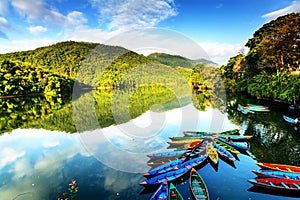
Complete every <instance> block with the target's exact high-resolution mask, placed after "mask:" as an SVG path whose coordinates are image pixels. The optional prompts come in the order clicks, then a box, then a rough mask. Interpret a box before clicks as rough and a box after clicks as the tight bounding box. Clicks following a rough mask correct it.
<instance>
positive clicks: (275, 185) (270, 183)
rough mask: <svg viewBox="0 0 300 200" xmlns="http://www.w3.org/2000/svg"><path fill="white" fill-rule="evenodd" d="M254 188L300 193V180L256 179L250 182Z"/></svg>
mask: <svg viewBox="0 0 300 200" xmlns="http://www.w3.org/2000/svg"><path fill="white" fill-rule="evenodd" d="M248 182H249V183H251V184H253V185H254V186H258V187H263V188H268V189H272V190H281V191H288V192H290V191H300V180H292V179H281V178H256V179H250V180H248Z"/></svg>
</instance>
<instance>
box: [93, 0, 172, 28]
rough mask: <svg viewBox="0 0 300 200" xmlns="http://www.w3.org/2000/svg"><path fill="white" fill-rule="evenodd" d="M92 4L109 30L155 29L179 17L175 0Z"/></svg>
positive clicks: (130, 0) (96, 2)
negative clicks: (156, 26) (165, 21)
mask: <svg viewBox="0 0 300 200" xmlns="http://www.w3.org/2000/svg"><path fill="white" fill-rule="evenodd" d="M90 2H91V3H92V5H93V6H94V7H96V8H98V10H99V13H100V19H99V22H100V24H102V25H104V24H106V23H108V28H109V29H122V30H128V29H132V28H141V27H153V26H155V25H157V24H158V23H159V22H161V21H163V20H165V19H168V18H170V17H173V16H176V15H177V11H176V7H175V4H174V0H120V1H113V0H109V1H97V0H90Z"/></svg>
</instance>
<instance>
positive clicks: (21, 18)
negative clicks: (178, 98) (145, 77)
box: [0, 0, 300, 64]
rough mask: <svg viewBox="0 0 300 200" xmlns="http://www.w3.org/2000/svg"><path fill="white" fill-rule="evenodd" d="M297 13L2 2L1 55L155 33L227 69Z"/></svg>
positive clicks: (199, 2) (272, 8) (118, 1)
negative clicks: (276, 22) (185, 43)
mask: <svg viewBox="0 0 300 200" xmlns="http://www.w3.org/2000/svg"><path fill="white" fill-rule="evenodd" d="M292 12H300V0H50V1H46V0H0V53H7V52H14V51H23V50H31V49H35V48H37V47H41V46H47V45H51V44H54V43H57V42H60V41H67V40H73V41H89V42H98V43H107V41H109V40H110V39H111V38H113V37H117V36H120V35H122V34H123V35H124V34H125V33H127V32H128V31H134V30H143V29H145V28H154V29H164V30H167V32H169V33H171V34H173V33H174V34H179V35H182V36H183V37H186V38H188V39H190V40H191V41H193V42H194V43H196V44H197V45H199V46H200V47H201V48H202V49H203V50H204V51H205V52H206V53H207V55H208V56H209V58H210V59H211V60H212V61H214V62H216V63H218V64H226V63H227V61H228V59H229V58H230V57H232V56H235V55H236V54H237V53H238V52H239V51H240V50H241V49H242V48H244V49H245V51H247V48H246V47H245V46H244V45H245V43H246V42H247V41H248V39H250V38H251V37H252V35H253V34H254V32H255V31H256V30H258V29H259V28H260V27H262V25H263V24H265V23H267V22H269V21H271V20H273V19H276V18H277V17H279V16H282V15H285V14H288V13H292ZM147 34H148V36H147V37H149V34H150V33H149V32H148V33H147ZM144 35H146V34H144ZM147 37H146V36H145V40H146V39H147ZM123 38H124V37H123ZM177 38H178V37H177ZM179 40H180V39H179ZM130 42H131V43H132V41H130ZM143 45H144V44H143V43H140V46H141V47H142V46H143ZM121 46H122V44H121ZM125 47H126V45H125ZM127 48H130V47H127ZM144 48H146V47H144ZM136 49H137V48H136ZM136 49H134V50H136ZM131 50H132V49H131ZM156 50H157V49H156ZM153 51H154V50H153ZM141 53H143V52H141ZM148 53H150V52H148Z"/></svg>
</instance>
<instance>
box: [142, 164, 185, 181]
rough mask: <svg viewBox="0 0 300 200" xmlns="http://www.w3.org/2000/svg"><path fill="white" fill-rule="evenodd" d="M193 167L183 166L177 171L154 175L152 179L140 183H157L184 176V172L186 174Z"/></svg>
mask: <svg viewBox="0 0 300 200" xmlns="http://www.w3.org/2000/svg"><path fill="white" fill-rule="evenodd" d="M190 169H191V168H188V167H187V168H182V169H178V170H175V171H170V172H167V173H164V174H160V175H157V176H154V177H152V178H150V179H147V180H145V181H143V182H141V183H140V185H156V184H160V183H163V182H165V181H173V180H175V179H177V178H180V177H181V176H183V175H184V174H186V173H187V172H188V171H189V170H190Z"/></svg>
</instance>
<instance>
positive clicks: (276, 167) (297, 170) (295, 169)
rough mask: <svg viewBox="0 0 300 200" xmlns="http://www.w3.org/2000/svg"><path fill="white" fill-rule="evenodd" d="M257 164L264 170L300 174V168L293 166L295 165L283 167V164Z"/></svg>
mask: <svg viewBox="0 0 300 200" xmlns="http://www.w3.org/2000/svg"><path fill="white" fill-rule="evenodd" d="M256 164H257V165H258V166H260V167H261V168H263V169H272V170H277V171H286V172H294V173H300V167H297V166H293V165H283V164H275V163H256Z"/></svg>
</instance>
